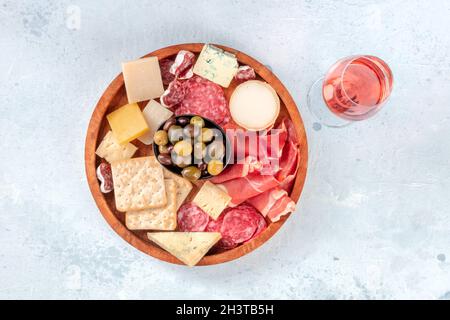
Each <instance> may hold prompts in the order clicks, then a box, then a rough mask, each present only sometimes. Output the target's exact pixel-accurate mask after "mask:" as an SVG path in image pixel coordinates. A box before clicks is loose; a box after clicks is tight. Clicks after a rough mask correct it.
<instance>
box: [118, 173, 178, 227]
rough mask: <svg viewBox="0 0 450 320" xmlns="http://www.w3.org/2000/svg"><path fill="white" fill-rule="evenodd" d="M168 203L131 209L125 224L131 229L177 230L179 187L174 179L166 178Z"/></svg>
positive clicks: (126, 216)
mask: <svg viewBox="0 0 450 320" xmlns="http://www.w3.org/2000/svg"><path fill="white" fill-rule="evenodd" d="M164 183H165V186H166V194H167V205H166V206H164V207H161V208H153V209H145V210H140V211H129V212H127V213H126V215H125V224H126V226H127V228H128V229H130V230H169V231H170V230H175V229H176V227H177V207H176V205H177V187H176V183H175V181H173V180H169V179H167V180H164Z"/></svg>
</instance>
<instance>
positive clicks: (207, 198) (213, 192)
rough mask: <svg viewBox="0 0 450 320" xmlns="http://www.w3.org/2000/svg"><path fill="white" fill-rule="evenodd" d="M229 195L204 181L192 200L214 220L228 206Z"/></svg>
mask: <svg viewBox="0 0 450 320" xmlns="http://www.w3.org/2000/svg"><path fill="white" fill-rule="evenodd" d="M230 201H231V197H230V196H229V195H228V193H226V192H225V191H223V190H222V189H221V188H219V187H218V186H216V185H215V184H212V183H211V182H209V181H206V182H205V183H204V184H203V186H202V187H201V189H200V190H199V192H198V193H197V194H196V195H195V198H194V199H193V200H192V202H193V203H195V204H196V205H197V206H198V207H199V208H201V209H202V210H203V211H205V212H206V213H207V214H209V215H210V216H211V218H213V219H214V220H217V218H218V217H219V216H220V214H221V213H222V211H223V210H224V209H225V208H226V207H227V206H228V204H229V203H230Z"/></svg>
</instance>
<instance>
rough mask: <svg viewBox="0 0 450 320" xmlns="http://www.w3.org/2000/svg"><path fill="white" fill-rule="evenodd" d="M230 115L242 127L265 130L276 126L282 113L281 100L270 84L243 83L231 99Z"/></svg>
mask: <svg viewBox="0 0 450 320" xmlns="http://www.w3.org/2000/svg"><path fill="white" fill-rule="evenodd" d="M230 113H231V117H232V118H233V120H234V121H235V122H236V123H237V124H238V125H240V126H241V127H243V128H245V129H247V130H251V131H259V130H264V129H267V128H268V127H270V126H271V125H273V124H274V122H275V120H276V119H277V117H278V115H279V113H280V98H279V97H278V95H277V93H276V92H275V90H274V89H273V88H272V86H270V85H269V84H268V83H266V82H263V81H259V80H249V81H246V82H244V83H241V84H240V85H238V86H237V87H236V89H235V90H234V91H233V94H232V95H231V98H230Z"/></svg>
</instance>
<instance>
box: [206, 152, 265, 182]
mask: <svg viewBox="0 0 450 320" xmlns="http://www.w3.org/2000/svg"><path fill="white" fill-rule="evenodd" d="M260 167H261V164H260V163H259V162H258V160H256V159H255V158H254V157H251V156H248V157H246V158H245V159H243V160H240V161H238V163H236V164H232V165H231V166H230V167H229V168H227V169H226V170H225V171H224V172H222V173H221V174H220V175H218V176H215V177H213V178H212V179H211V182H213V183H222V182H225V181H229V180H232V179H236V178H242V177H245V176H247V175H248V174H249V173H252V172H255V171H258V170H260Z"/></svg>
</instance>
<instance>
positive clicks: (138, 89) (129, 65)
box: [122, 57, 164, 103]
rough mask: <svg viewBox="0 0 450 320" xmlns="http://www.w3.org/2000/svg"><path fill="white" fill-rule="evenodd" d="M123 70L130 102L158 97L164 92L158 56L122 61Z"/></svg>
mask: <svg viewBox="0 0 450 320" xmlns="http://www.w3.org/2000/svg"><path fill="white" fill-rule="evenodd" d="M122 72H123V79H124V82H125V88H126V89H127V96H128V103H134V102H140V101H146V100H150V99H154V98H158V97H160V96H161V95H162V94H163V93H164V87H163V82H162V78H161V70H160V68H159V62H158V58H157V57H149V58H144V59H139V60H135V61H130V62H125V63H122Z"/></svg>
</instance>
